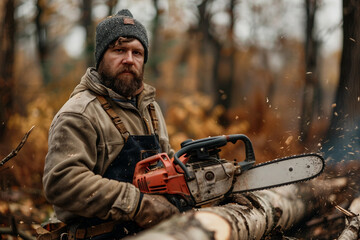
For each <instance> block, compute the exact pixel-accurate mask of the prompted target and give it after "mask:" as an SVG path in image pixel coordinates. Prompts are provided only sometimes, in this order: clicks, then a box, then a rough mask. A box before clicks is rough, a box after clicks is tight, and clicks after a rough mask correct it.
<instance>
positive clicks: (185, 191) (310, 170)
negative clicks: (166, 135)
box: [133, 134, 325, 211]
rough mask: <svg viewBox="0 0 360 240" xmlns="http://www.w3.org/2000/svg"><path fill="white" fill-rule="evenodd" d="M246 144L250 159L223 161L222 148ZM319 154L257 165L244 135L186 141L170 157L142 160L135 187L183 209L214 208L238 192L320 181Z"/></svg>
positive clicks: (246, 154)
mask: <svg viewBox="0 0 360 240" xmlns="http://www.w3.org/2000/svg"><path fill="white" fill-rule="evenodd" d="M238 141H241V142H243V144H244V149H245V159H244V160H243V161H238V160H237V159H234V161H228V160H225V159H221V158H220V151H221V147H223V146H225V145H226V144H227V143H229V142H231V143H233V144H235V143H236V142H238ZM324 165H325V163H324V159H323V158H322V157H321V156H320V155H318V154H314V153H312V154H303V155H297V156H290V157H286V158H282V159H276V160H273V161H269V162H265V163H261V164H255V154H254V150H253V147H252V143H251V141H250V139H249V138H248V137H247V136H246V135H243V134H232V135H223V136H216V137H208V138H203V139H199V140H186V141H184V142H182V143H181V149H180V150H179V151H178V152H176V153H175V155H174V157H173V158H171V159H170V158H169V156H168V155H167V154H166V153H159V154H156V155H153V156H151V157H148V158H146V159H144V160H141V161H139V162H138V163H137V165H136V167H135V171H134V178H133V184H134V185H135V186H136V187H137V188H139V189H140V191H141V192H143V193H147V194H163V195H165V196H166V197H167V198H168V200H169V201H170V202H171V203H172V204H174V205H175V206H176V207H177V208H178V209H179V210H180V211H185V210H188V209H191V208H194V207H202V206H208V205H212V204H216V203H219V202H221V201H222V200H224V199H225V198H226V197H227V196H228V195H230V194H232V193H243V192H250V191H256V190H263V189H268V188H273V187H278V186H283V185H287V184H292V183H297V182H300V181H305V180H309V179H312V178H315V177H317V176H318V175H320V174H321V172H322V171H323V169H324Z"/></svg>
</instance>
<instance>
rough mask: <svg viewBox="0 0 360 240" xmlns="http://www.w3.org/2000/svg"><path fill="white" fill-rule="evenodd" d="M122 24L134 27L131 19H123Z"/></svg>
mask: <svg viewBox="0 0 360 240" xmlns="http://www.w3.org/2000/svg"><path fill="white" fill-rule="evenodd" d="M124 24H126V25H135V22H134V19H132V18H124Z"/></svg>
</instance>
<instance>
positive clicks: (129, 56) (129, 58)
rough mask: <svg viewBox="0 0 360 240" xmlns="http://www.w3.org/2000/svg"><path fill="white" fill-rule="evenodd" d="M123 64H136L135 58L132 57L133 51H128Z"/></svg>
mask: <svg viewBox="0 0 360 240" xmlns="http://www.w3.org/2000/svg"><path fill="white" fill-rule="evenodd" d="M123 63H127V64H133V63H134V57H133V55H132V52H131V51H127V52H126V53H125V56H124V59H123Z"/></svg>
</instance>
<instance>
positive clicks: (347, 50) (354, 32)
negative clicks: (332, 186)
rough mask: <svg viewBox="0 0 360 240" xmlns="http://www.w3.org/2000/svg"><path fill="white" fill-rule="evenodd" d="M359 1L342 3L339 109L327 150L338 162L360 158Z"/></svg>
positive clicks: (330, 129)
mask: <svg viewBox="0 0 360 240" xmlns="http://www.w3.org/2000/svg"><path fill="white" fill-rule="evenodd" d="M359 27H360V2H359V1H351V0H343V52H342V56H341V65H340V77H339V85H338V88H337V93H336V106H335V107H334V110H333V115H332V119H331V123H330V127H329V130H328V134H327V140H326V141H325V143H324V151H325V153H326V154H327V155H328V156H326V157H330V158H332V159H335V160H336V161H341V160H352V159H359V158H360V152H359V150H358V149H359V148H360V144H359V143H360V141H359V136H360V126H359V123H360V81H359V79H360V69H359V66H360V44H359V42H360V28H359Z"/></svg>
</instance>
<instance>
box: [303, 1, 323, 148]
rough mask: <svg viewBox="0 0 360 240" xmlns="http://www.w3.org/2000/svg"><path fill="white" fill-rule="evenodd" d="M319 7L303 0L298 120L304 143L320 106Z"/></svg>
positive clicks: (316, 3)
mask: <svg viewBox="0 0 360 240" xmlns="http://www.w3.org/2000/svg"><path fill="white" fill-rule="evenodd" d="M318 7H319V1H317V0H305V10H306V25H305V83H304V89H303V96H302V108H301V118H300V140H301V141H306V139H307V137H308V133H309V129H310V126H311V122H312V120H313V117H314V114H315V111H316V110H317V111H318V113H320V109H319V108H320V107H321V106H322V100H321V99H322V89H321V84H320V72H319V68H318V66H319V44H320V41H319V39H317V37H316V36H315V33H314V31H315V29H316V22H315V19H316V12H317V9H318Z"/></svg>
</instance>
